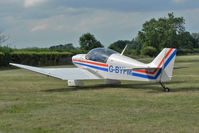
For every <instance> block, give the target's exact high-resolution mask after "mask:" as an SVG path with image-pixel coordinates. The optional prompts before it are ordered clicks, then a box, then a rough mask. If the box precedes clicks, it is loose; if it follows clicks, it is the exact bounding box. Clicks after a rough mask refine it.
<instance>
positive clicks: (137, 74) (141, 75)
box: [132, 68, 162, 79]
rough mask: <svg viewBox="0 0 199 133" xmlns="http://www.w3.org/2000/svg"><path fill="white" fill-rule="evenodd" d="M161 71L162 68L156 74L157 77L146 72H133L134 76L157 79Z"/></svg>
mask: <svg viewBox="0 0 199 133" xmlns="http://www.w3.org/2000/svg"><path fill="white" fill-rule="evenodd" d="M161 71H162V69H161V68H160V70H159V71H158V73H157V74H156V76H155V77H153V76H149V75H144V74H139V73H132V76H136V77H141V78H147V79H156V78H157V77H158V76H159V75H160V73H161Z"/></svg>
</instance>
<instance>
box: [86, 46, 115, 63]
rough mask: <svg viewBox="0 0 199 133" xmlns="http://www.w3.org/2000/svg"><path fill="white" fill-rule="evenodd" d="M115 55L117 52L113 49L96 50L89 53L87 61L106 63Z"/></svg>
mask: <svg viewBox="0 0 199 133" xmlns="http://www.w3.org/2000/svg"><path fill="white" fill-rule="evenodd" d="M115 53H117V52H116V51H114V50H111V49H105V48H95V49H92V50H91V51H89V52H88V54H87V55H86V59H87V60H93V61H98V62H103V63H106V61H107V59H108V57H109V56H111V55H112V54H115Z"/></svg>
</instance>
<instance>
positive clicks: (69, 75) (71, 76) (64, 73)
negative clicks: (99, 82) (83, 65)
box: [9, 63, 101, 80]
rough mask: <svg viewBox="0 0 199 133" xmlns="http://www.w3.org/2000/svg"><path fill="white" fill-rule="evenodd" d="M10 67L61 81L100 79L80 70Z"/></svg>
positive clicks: (25, 66)
mask: <svg viewBox="0 0 199 133" xmlns="http://www.w3.org/2000/svg"><path fill="white" fill-rule="evenodd" d="M9 64H10V65H12V66H16V67H19V68H24V69H27V70H30V71H34V72H37V73H41V74H44V75H48V76H51V77H55V78H58V79H62V80H87V79H101V78H100V77H98V76H96V75H94V74H93V73H91V72H89V71H87V70H83V69H80V68H39V67H32V66H27V65H21V64H15V63H9Z"/></svg>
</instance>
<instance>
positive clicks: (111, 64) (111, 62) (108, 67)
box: [72, 54, 150, 81]
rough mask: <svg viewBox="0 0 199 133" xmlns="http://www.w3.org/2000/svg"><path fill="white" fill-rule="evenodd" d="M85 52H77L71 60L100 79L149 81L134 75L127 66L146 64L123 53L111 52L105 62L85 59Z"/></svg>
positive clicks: (134, 66)
mask: <svg viewBox="0 0 199 133" xmlns="http://www.w3.org/2000/svg"><path fill="white" fill-rule="evenodd" d="M85 56H86V54H79V55H76V56H73V58H72V61H73V63H74V65H76V66H77V67H79V68H82V69H85V70H88V71H89V72H92V73H93V74H95V75H97V76H99V77H100V78H102V79H115V80H138V81H149V80H150V79H148V78H143V77H139V76H134V73H135V72H133V70H127V68H136V67H137V66H139V67H145V66H146V65H147V64H144V63H142V62H139V61H137V60H134V59H132V58H129V57H127V56H124V55H120V54H112V55H111V56H110V57H109V58H108V60H107V61H106V63H102V62H96V61H92V60H87V59H86V58H85Z"/></svg>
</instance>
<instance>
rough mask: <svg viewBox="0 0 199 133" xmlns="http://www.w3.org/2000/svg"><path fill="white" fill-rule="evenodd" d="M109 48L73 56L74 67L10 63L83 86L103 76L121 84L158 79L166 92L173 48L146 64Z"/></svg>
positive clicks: (111, 81)
mask: <svg viewBox="0 0 199 133" xmlns="http://www.w3.org/2000/svg"><path fill="white" fill-rule="evenodd" d="M125 49H126V47H125V48H124V50H123V51H122V53H118V52H116V51H113V50H111V49H106V48H95V49H92V50H91V51H89V52H88V53H87V54H78V55H75V56H73V57H72V62H73V64H74V65H75V66H77V68H39V67H32V66H27V65H21V64H15V63H10V65H13V66H16V67H19V68H24V69H28V70H31V71H34V72H38V73H41V74H44V75H48V76H51V77H55V78H58V79H62V80H67V81H68V86H82V85H83V83H82V80H98V79H104V80H105V83H106V84H120V80H135V81H152V82H158V83H160V84H161V86H162V87H163V88H164V91H165V92H169V90H170V89H169V88H167V87H165V85H164V84H163V83H164V82H166V81H169V80H171V78H172V72H173V68H174V62H175V56H176V51H177V50H176V49H174V48H164V49H163V50H162V51H161V52H160V53H159V55H158V56H157V57H156V58H155V59H154V60H153V61H152V62H151V63H149V64H145V63H142V62H140V61H137V60H135V59H132V58H130V57H127V56H124V55H123V53H124V51H125Z"/></svg>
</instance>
